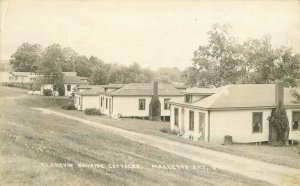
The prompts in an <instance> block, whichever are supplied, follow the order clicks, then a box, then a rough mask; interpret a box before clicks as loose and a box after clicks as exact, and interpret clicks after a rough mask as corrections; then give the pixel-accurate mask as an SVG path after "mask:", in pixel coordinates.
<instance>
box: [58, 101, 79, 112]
mask: <svg viewBox="0 0 300 186" xmlns="http://www.w3.org/2000/svg"><path fill="white" fill-rule="evenodd" d="M61 108H62V109H65V110H76V107H75V105H74V104H73V103H72V102H69V103H67V104H65V105H63V106H62V107H61Z"/></svg>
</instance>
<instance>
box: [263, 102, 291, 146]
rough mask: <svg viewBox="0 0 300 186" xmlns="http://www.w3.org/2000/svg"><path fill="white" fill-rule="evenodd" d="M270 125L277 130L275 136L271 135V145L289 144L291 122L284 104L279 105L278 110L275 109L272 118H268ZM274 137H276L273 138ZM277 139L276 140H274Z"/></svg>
mask: <svg viewBox="0 0 300 186" xmlns="http://www.w3.org/2000/svg"><path fill="white" fill-rule="evenodd" d="M268 120H269V124H270V125H271V126H272V127H273V128H274V129H275V132H276V133H275V134H272V133H271V135H270V137H271V139H270V141H271V143H278V144H279V145H280V144H283V145H284V144H287V143H288V139H289V138H288V134H289V120H288V117H287V114H286V110H285V108H284V107H283V105H282V103H280V104H279V106H278V108H277V109H273V110H272V112H271V116H270V117H268ZM272 135H274V137H273V136H272ZM273 138H275V139H273Z"/></svg>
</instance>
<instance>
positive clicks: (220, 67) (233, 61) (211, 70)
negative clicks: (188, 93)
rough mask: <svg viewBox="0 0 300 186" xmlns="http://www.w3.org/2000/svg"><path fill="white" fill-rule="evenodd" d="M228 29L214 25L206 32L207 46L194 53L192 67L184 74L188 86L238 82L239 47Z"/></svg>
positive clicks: (227, 27) (209, 85)
mask: <svg viewBox="0 0 300 186" xmlns="http://www.w3.org/2000/svg"><path fill="white" fill-rule="evenodd" d="M230 29H231V26H230V25H219V24H214V25H213V27H212V30H210V31H209V32H208V37H209V40H208V45H207V46H200V47H199V48H198V50H196V51H195V52H194V58H193V66H192V67H190V68H187V69H186V70H185V72H184V77H185V78H186V81H187V83H188V84H189V85H190V86H202V87H211V86H221V85H226V84H229V83H236V82H237V81H238V80H239V74H240V73H241V72H240V70H241V68H240V62H241V61H242V58H241V56H240V51H241V46H240V45H239V44H238V43H237V42H236V40H235V38H234V37H233V36H231V35H230Z"/></svg>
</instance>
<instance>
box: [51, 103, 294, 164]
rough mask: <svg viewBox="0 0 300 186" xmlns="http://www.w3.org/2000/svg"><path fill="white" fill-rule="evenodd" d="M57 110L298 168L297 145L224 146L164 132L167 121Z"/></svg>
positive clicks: (132, 129)
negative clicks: (118, 119)
mask: <svg viewBox="0 0 300 186" xmlns="http://www.w3.org/2000/svg"><path fill="white" fill-rule="evenodd" d="M54 110H56V111H59V112H63V113H66V114H70V115H73V116H74V115H76V116H77V117H81V118H84V119H88V120H91V121H96V122H101V123H102V124H107V125H111V126H115V127H119V128H123V129H127V130H131V131H136V132H140V133H145V134H150V135H157V136H161V137H165V138H168V139H172V140H176V141H179V142H182V143H187V144H192V145H196V146H201V147H205V148H209V149H212V150H217V151H221V152H226V153H230V154H234V155H239V156H244V157H248V158H253V159H256V160H261V161H265V162H269V163H274V164H279V165H285V166H289V167H293V168H299V169H300V156H299V154H298V149H297V146H287V147H272V146H268V145H247V144H234V145H231V146H224V145H220V144H214V143H208V142H203V141H192V140H188V139H184V138H181V137H178V136H176V135H171V134H165V133H162V132H161V131H160V129H162V128H165V127H168V126H169V123H168V122H153V121H147V120H138V119H136V120H134V119H121V120H120V121H116V120H113V119H110V118H108V117H105V116H87V115H86V114H84V112H80V111H76V110H75V111H66V110H62V109H54Z"/></svg>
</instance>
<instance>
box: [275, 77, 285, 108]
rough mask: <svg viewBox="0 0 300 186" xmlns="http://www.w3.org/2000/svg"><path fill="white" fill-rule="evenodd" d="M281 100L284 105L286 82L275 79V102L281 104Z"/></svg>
mask: <svg viewBox="0 0 300 186" xmlns="http://www.w3.org/2000/svg"><path fill="white" fill-rule="evenodd" d="M280 102H281V104H282V105H284V84H283V81H279V80H276V81H275V104H276V105H279V103H280Z"/></svg>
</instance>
